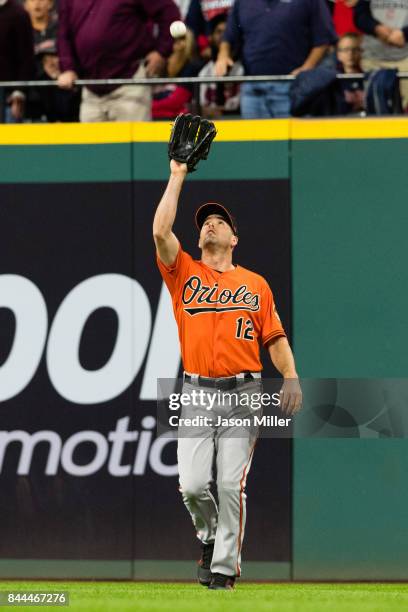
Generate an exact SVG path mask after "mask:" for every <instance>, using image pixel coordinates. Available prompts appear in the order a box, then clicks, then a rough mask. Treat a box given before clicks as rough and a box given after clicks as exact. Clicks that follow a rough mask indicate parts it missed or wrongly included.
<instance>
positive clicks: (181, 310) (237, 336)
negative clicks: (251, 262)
mask: <svg viewBox="0 0 408 612" xmlns="http://www.w3.org/2000/svg"><path fill="white" fill-rule="evenodd" d="M157 264H158V267H159V270H160V273H161V275H162V277H163V280H164V282H165V283H166V285H167V288H168V290H169V291H170V295H171V299H172V303H173V311H174V316H175V319H176V322H177V326H178V332H179V339H180V349H181V356H182V360H183V366H184V369H185V371H187V372H189V373H191V374H200V375H201V376H212V377H219V376H232V375H233V374H238V373H239V372H242V371H245V370H246V371H249V372H259V371H261V370H262V364H261V361H260V356H259V342H262V344H263V345H266V344H268V342H269V341H270V340H272V339H273V338H277V337H280V336H285V335H286V334H285V331H284V329H283V327H282V323H281V321H280V319H279V317H278V314H277V312H276V307H275V303H274V299H273V295H272V291H271V289H270V287H269V285H268V283H267V282H266V280H265V279H264V278H263V277H262V276H260V275H259V274H256V273H255V272H252V271H250V270H247V269H246V268H243V267H242V266H240V265H237V266H235V267H234V269H233V270H227V271H226V272H218V271H217V270H213V269H212V268H210V267H209V266H207V265H206V264H205V263H203V262H202V261H198V260H194V259H193V258H192V257H191V255H189V254H188V253H186V252H185V251H183V249H182V248H181V246H179V250H178V253H177V257H176V260H175V262H174V263H173V264H172V265H171V266H166V265H165V264H164V263H163V262H162V261H161V260H160V258H159V256H158V255H157Z"/></svg>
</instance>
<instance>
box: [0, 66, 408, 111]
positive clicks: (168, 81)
mask: <svg viewBox="0 0 408 612" xmlns="http://www.w3.org/2000/svg"><path fill="white" fill-rule="evenodd" d="M295 78H296V77H295V76H293V75H291V74H280V75H254V76H224V77H215V76H213V77H175V78H164V77H152V78H143V79H78V80H77V81H75V86H78V87H82V86H87V85H92V86H94V87H95V86H96V87H97V86H104V85H117V86H118V87H119V86H121V85H149V86H150V87H154V86H155V85H174V84H176V85H177V84H178V85H192V86H193V102H192V106H193V110H194V112H195V113H198V114H199V112H200V95H199V90H200V85H204V84H210V83H273V82H279V81H294V80H295ZM364 78H365V74H364V73H362V72H356V73H353V74H343V73H339V74H337V79H340V80H357V79H360V80H363V79H364ZM398 78H399V79H406V78H408V72H399V73H398ZM32 87H58V85H57V81H51V80H47V81H35V80H32V81H0V123H1V122H3V121H4V116H5V105H6V101H5V91H6V90H7V89H14V90H15V89H27V88H32Z"/></svg>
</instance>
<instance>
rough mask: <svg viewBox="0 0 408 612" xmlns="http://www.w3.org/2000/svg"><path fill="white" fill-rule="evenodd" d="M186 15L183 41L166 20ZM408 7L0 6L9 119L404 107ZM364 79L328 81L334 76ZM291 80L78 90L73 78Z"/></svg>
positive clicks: (290, 2) (99, 1)
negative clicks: (33, 83) (402, 74)
mask: <svg viewBox="0 0 408 612" xmlns="http://www.w3.org/2000/svg"><path fill="white" fill-rule="evenodd" d="M178 20H183V21H184V23H185V24H186V26H187V31H186V33H185V34H183V35H181V36H179V37H178V38H172V36H171V34H170V25H171V24H172V22H174V21H178ZM407 41H408V0H177V1H175V0H54V1H53V0H0V81H25V80H40V81H55V82H56V85H57V86H55V87H35V88H32V87H26V88H20V87H8V88H2V89H0V92H1V93H2V95H1V99H2V113H1V115H2V117H3V121H5V122H7V123H13V122H14V123H17V122H22V121H25V122H61V121H82V122H91V121H138V120H143V121H148V120H161V119H169V118H170V119H171V118H174V117H175V116H177V115H178V114H179V113H182V112H190V111H192V112H199V113H200V114H202V115H204V116H206V117H209V118H221V117H224V118H227V117H243V118H270V117H288V116H291V115H294V116H325V115H326V116H333V115H364V114H396V113H403V112H406V110H407V106H408V79H407V80H404V79H399V78H398V76H397V75H398V71H402V72H404V71H408V42H407ZM339 73H343V74H344V75H347V74H350V75H355V74H357V73H364V75H365V76H364V77H361V76H355V77H350V78H342V79H339V78H336V75H337V74H339ZM227 75H228V76H235V77H240V76H243V75H247V76H257V75H293V77H295V79H294V80H293V79H292V80H285V79H281V80H275V81H272V82H260V81H255V82H245V83H242V84H241V85H239V84H237V83H233V82H218V83H212V84H211V83H208V84H202V85H199V86H194V85H193V84H177V83H176V84H171V85H165V86H150V85H137V86H135V85H122V86H118V85H115V84H109V83H107V84H104V85H98V84H94V85H88V86H86V87H82V88H80V87H78V86H77V85H76V81H77V80H78V79H91V80H93V79H95V80H98V79H105V80H108V79H118V78H123V79H129V78H134V77H135V78H150V77H159V76H161V77H169V78H175V77H184V78H187V77H197V76H200V77H224V76H227Z"/></svg>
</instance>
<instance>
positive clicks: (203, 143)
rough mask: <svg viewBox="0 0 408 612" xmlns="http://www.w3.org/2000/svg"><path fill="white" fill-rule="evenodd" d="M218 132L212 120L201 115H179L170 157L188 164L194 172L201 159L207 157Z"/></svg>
mask: <svg viewBox="0 0 408 612" xmlns="http://www.w3.org/2000/svg"><path fill="white" fill-rule="evenodd" d="M216 133H217V130H216V129H215V125H214V124H213V123H212V121H207V119H201V117H200V116H199V115H196V116H195V117H193V115H179V116H178V117H176V120H175V122H174V125H173V129H172V130H171V135H170V140H169V158H170V159H175V160H176V161H178V162H180V163H182V164H187V168H188V172H194V170H195V169H196V166H197V164H198V162H199V161H200V159H207V157H208V153H209V151H210V146H211V143H212V141H213V140H214V138H215V135H216Z"/></svg>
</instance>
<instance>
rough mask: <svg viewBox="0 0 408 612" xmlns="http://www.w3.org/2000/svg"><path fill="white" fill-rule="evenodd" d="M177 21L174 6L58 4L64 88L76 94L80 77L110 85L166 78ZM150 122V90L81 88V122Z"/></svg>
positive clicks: (145, 1)
mask: <svg viewBox="0 0 408 612" xmlns="http://www.w3.org/2000/svg"><path fill="white" fill-rule="evenodd" d="M179 18H180V13H179V10H178V8H177V6H176V4H175V3H174V2H173V0H134V1H133V2H129V1H128V0H92V1H90V2H89V1H87V2H84V0H60V2H59V20H60V23H59V32H58V49H59V58H60V64H61V70H62V71H63V72H62V73H61V75H60V76H59V79H58V82H59V85H60V87H62V88H67V89H70V88H72V87H73V85H74V83H75V81H76V79H78V78H79V77H78V75H79V76H80V77H82V78H85V79H109V78H131V77H135V78H141V77H145V76H150V77H151V76H158V75H160V74H162V73H163V71H164V69H165V65H166V58H167V57H168V56H169V55H170V53H171V51H172V46H173V40H172V38H171V35H170V24H171V23H172V22H173V21H175V20H178V19H179ZM154 24H155V25H156V26H157V28H158V34H157V37H156V36H154V30H153V25H154ZM150 117H151V92H150V87H149V86H141V85H138V86H134V85H127V86H122V87H117V86H103V87H101V86H92V87H84V88H83V92H82V102H81V109H80V119H81V121H109V120H111V121H137V120H148V119H150Z"/></svg>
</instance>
